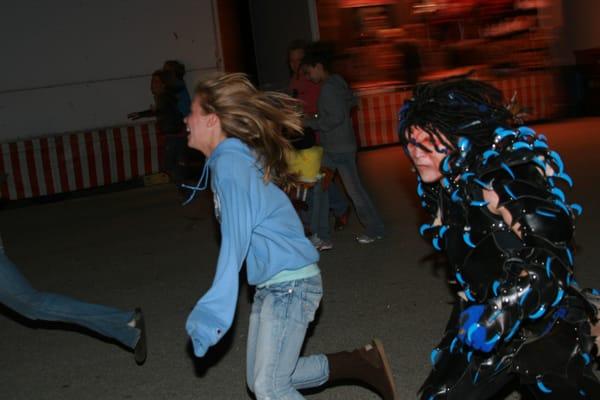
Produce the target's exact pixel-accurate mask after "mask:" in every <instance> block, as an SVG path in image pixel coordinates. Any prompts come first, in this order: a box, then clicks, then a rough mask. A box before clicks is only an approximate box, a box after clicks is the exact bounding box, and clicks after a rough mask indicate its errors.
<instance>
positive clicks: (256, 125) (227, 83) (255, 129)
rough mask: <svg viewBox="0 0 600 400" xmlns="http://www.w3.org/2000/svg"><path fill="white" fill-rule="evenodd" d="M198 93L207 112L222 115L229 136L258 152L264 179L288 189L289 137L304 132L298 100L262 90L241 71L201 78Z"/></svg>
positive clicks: (292, 178)
mask: <svg viewBox="0 0 600 400" xmlns="http://www.w3.org/2000/svg"><path fill="white" fill-rule="evenodd" d="M195 95H196V96H197V97H198V98H199V100H200V106H201V107H202V109H203V110H204V111H205V112H207V113H210V114H216V115H217V116H218V117H219V119H220V122H221V129H222V130H223V132H224V133H225V135H226V136H227V137H235V138H238V139H240V140H241V141H242V142H244V143H246V144H247V145H248V146H249V147H250V148H252V149H253V150H254V151H255V152H256V155H257V158H258V161H259V163H260V164H261V166H262V167H263V170H264V180H265V182H269V181H273V183H275V184H277V185H278V186H281V187H284V188H285V187H287V186H288V185H290V184H292V183H293V182H294V181H295V176H294V175H293V174H291V173H290V171H289V170H288V164H287V161H286V153H287V152H288V151H290V150H292V146H291V144H290V141H289V139H290V138H293V137H297V136H299V135H302V116H301V113H300V111H299V110H300V109H301V107H300V103H299V102H298V100H295V99H293V98H291V97H290V96H288V95H285V94H282V93H277V92H263V91H260V90H258V89H256V88H255V87H254V86H253V85H252V83H250V81H249V80H248V78H247V76H246V75H245V74H241V73H234V74H226V75H222V76H219V77H217V78H213V79H208V80H205V81H202V82H200V83H199V84H198V86H197V87H196V90H195Z"/></svg>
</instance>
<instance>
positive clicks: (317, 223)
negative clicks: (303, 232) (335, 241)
mask: <svg viewBox="0 0 600 400" xmlns="http://www.w3.org/2000/svg"><path fill="white" fill-rule="evenodd" d="M312 190H313V210H312V214H311V218H310V230H311V231H312V233H314V234H316V235H317V236H318V237H319V238H320V239H322V240H331V230H330V229H329V190H326V191H323V187H322V186H321V182H319V183H317V184H316V185H315V186H314V187H313V189H312Z"/></svg>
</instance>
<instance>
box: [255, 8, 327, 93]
mask: <svg viewBox="0 0 600 400" xmlns="http://www.w3.org/2000/svg"><path fill="white" fill-rule="evenodd" d="M249 1H250V13H251V17H252V30H253V32H254V46H255V52H256V65H257V70H258V81H259V84H260V87H261V89H264V90H281V89H283V88H286V87H287V84H288V81H289V78H290V75H289V69H288V66H287V49H288V46H289V44H290V42H291V41H292V40H294V39H304V40H306V41H311V40H312V39H314V38H317V37H318V32H316V31H317V30H318V27H317V26H316V14H315V12H316V11H315V7H314V0H249Z"/></svg>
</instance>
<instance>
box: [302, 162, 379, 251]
mask: <svg viewBox="0 0 600 400" xmlns="http://www.w3.org/2000/svg"><path fill="white" fill-rule="evenodd" d="M322 163H323V165H324V166H326V167H328V168H331V169H333V170H337V171H338V173H339V175H340V178H341V179H342V182H343V183H344V186H345V187H346V191H347V192H348V196H349V197H350V200H351V201H352V203H353V204H354V208H355V209H356V214H357V215H358V219H359V220H360V222H361V223H362V224H363V226H364V227H365V233H366V234H367V235H369V236H372V237H375V236H383V235H384V233H385V229H384V226H383V221H382V220H381V217H380V216H379V213H378V212H377V210H376V209H375V206H374V205H373V202H372V201H371V198H370V197H369V195H368V194H367V191H366V190H365V188H364V187H363V185H362V182H361V180H360V177H359V175H358V168H357V167H356V152H348V153H324V154H323V161H322ZM314 202H315V205H314V207H315V209H316V210H315V211H314V214H313V215H316V216H315V218H318V219H319V229H318V235H319V237H320V238H321V239H325V240H328V239H329V237H330V236H331V234H330V233H329V193H328V192H327V191H325V192H323V191H322V190H321V191H319V190H315V198H314ZM322 236H323V237H322Z"/></svg>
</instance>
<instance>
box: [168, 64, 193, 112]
mask: <svg viewBox="0 0 600 400" xmlns="http://www.w3.org/2000/svg"><path fill="white" fill-rule="evenodd" d="M163 71H166V72H167V73H168V74H169V82H168V86H169V88H170V89H171V90H172V91H173V92H174V93H175V97H177V109H178V110H179V113H180V114H181V115H183V116H184V117H186V116H187V115H188V114H189V113H190V104H191V100H190V93H189V92H188V90H187V86H186V84H185V80H184V76H185V65H183V64H182V63H180V62H179V61H176V60H168V61H165V63H164V65H163Z"/></svg>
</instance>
